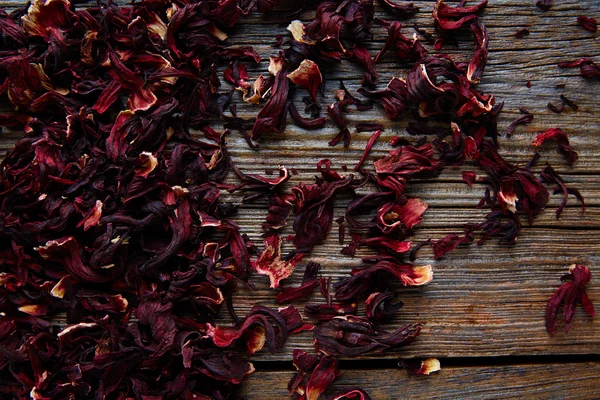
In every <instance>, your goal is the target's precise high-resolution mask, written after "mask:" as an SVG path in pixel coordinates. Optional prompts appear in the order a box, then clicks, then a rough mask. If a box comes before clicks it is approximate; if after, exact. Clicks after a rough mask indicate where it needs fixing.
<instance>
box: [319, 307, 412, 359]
mask: <svg viewBox="0 0 600 400" xmlns="http://www.w3.org/2000/svg"><path fill="white" fill-rule="evenodd" d="M420 331H421V326H420V325H418V324H412V325H406V326H403V327H400V328H398V329H396V330H395V331H392V332H388V331H383V330H381V329H380V328H378V327H377V326H375V325H374V324H373V323H372V322H370V321H369V320H367V319H366V318H364V317H355V316H345V317H335V318H333V319H332V320H331V321H329V322H326V323H324V324H321V325H319V326H317V327H316V328H315V331H314V332H315V345H316V347H317V349H318V350H319V351H322V352H323V353H325V354H327V355H330V356H336V357H337V356H342V357H356V356H359V355H362V354H368V353H371V354H373V353H381V352H383V351H385V350H388V349H393V348H397V347H401V346H405V345H407V344H409V343H411V342H412V341H413V340H414V339H415V338H416V337H417V336H418V335H419V332H420Z"/></svg>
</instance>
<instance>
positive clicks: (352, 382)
mask: <svg viewBox="0 0 600 400" xmlns="http://www.w3.org/2000/svg"><path fill="white" fill-rule="evenodd" d="M599 375H600V364H598V363H571V364H549V365H539V364H532V365H510V366H496V367H450V368H444V366H443V365H442V370H441V371H440V372H437V373H435V374H432V375H429V376H419V377H415V376H408V375H407V373H406V372H404V371H402V370H400V369H386V370H342V371H341V375H340V377H339V378H338V380H337V381H335V382H334V383H333V384H332V385H331V387H330V388H329V390H327V391H326V394H335V393H337V392H339V391H341V390H343V389H344V388H354V387H361V388H363V389H364V390H366V391H367V392H368V393H369V395H370V396H371V397H372V398H373V399H412V398H419V399H440V398H447V399H461V398H463V399H464V398H469V399H508V398H510V399H527V398H534V399H558V398H570V399H597V398H598V397H600V385H598V376H599ZM291 376H292V371H286V372H283V371H282V372H267V371H264V372H263V371H260V370H259V371H257V372H256V373H254V374H253V375H251V376H250V378H249V379H248V381H247V383H246V384H245V385H244V386H242V390H241V392H240V396H242V397H244V398H246V399H248V400H254V399H256V400H259V399H267V398H268V399H272V400H275V399H286V398H289V397H288V395H287V389H286V388H287V382H288V381H289V379H290V377H291Z"/></svg>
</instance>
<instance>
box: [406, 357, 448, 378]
mask: <svg viewBox="0 0 600 400" xmlns="http://www.w3.org/2000/svg"><path fill="white" fill-rule="evenodd" d="M400 366H402V367H404V369H406V371H407V372H408V373H409V374H411V375H429V374H431V373H432V372H437V371H439V370H440V369H441V368H440V361H439V360H438V359H437V358H428V359H426V360H423V361H421V362H417V361H401V362H400Z"/></svg>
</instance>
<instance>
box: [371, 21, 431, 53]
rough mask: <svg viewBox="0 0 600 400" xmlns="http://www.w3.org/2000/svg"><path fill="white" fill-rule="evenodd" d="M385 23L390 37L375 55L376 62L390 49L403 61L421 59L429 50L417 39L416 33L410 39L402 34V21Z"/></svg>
mask: <svg viewBox="0 0 600 400" xmlns="http://www.w3.org/2000/svg"><path fill="white" fill-rule="evenodd" d="M383 23H384V25H386V28H387V30H388V37H387V40H386V42H385V44H384V45H383V48H382V49H381V50H380V51H379V53H377V55H376V56H375V59H374V60H373V61H374V62H375V63H378V62H379V60H380V59H381V58H382V57H383V56H384V54H385V53H386V52H387V51H388V50H389V49H393V51H394V52H395V53H396V56H397V57H398V58H399V59H400V60H402V61H419V60H420V59H422V58H423V57H425V56H426V55H427V50H426V49H425V47H423V45H422V44H421V43H420V42H419V41H418V40H417V37H416V35H415V36H414V37H413V38H412V39H409V38H407V37H406V36H404V35H403V34H402V32H401V29H402V24H401V23H400V22H398V21H393V22H391V23H388V22H383Z"/></svg>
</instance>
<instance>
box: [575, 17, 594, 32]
mask: <svg viewBox="0 0 600 400" xmlns="http://www.w3.org/2000/svg"><path fill="white" fill-rule="evenodd" d="M577 23H578V24H579V25H580V26H581V27H582V28H583V29H585V30H588V31H590V32H596V31H597V30H598V22H597V21H596V20H595V19H594V18H591V17H586V16H585V15H580V16H579V17H577Z"/></svg>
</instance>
